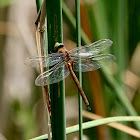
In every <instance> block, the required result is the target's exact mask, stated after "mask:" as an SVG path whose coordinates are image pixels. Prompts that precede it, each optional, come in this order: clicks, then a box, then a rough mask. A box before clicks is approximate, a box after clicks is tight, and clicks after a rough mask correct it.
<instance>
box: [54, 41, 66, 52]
mask: <svg viewBox="0 0 140 140" xmlns="http://www.w3.org/2000/svg"><path fill="white" fill-rule="evenodd" d="M60 46H64V44H63V43H59V42H56V43H55V45H54V49H55V50H57V49H58V48H59V47H60Z"/></svg>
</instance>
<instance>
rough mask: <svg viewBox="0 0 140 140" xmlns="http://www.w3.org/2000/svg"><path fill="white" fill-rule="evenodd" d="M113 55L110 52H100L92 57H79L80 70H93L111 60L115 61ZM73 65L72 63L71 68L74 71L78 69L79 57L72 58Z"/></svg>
mask: <svg viewBox="0 0 140 140" xmlns="http://www.w3.org/2000/svg"><path fill="white" fill-rule="evenodd" d="M115 59H116V58H115V56H114V55H112V54H101V55H96V56H94V57H89V58H81V64H80V66H81V71H82V72H87V71H93V70H97V69H99V68H100V67H102V66H107V65H108V64H109V63H111V62H112V61H115ZM73 62H74V65H73V70H74V71H79V58H77V59H76V58H75V59H74V60H73Z"/></svg>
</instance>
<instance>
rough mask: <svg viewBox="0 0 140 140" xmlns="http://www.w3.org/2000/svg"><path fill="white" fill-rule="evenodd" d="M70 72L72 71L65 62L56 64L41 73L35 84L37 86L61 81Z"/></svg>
mask: <svg viewBox="0 0 140 140" xmlns="http://www.w3.org/2000/svg"><path fill="white" fill-rule="evenodd" d="M69 74H70V71H69V70H68V69H67V68H66V67H65V62H61V63H59V64H56V65H55V66H54V67H53V68H51V69H49V70H48V71H46V72H44V73H42V74H40V75H39V76H38V77H37V78H36V80H35V84H36V85H37V86H42V85H44V86H45V85H48V84H53V83H57V82H60V81H61V80H63V79H64V78H66V77H67V76H68V75H69Z"/></svg>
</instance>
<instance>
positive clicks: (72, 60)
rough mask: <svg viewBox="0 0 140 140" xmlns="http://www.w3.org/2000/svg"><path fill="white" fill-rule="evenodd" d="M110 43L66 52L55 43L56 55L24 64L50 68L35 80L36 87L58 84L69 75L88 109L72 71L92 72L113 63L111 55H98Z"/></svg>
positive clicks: (101, 42)
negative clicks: (40, 64)
mask: <svg viewBox="0 0 140 140" xmlns="http://www.w3.org/2000/svg"><path fill="white" fill-rule="evenodd" d="M112 43H113V42H112V41H111V40H109V39H101V40H99V41H96V42H94V43H92V44H90V45H85V46H81V47H77V48H75V49H72V50H71V51H68V50H67V49H66V48H65V47H64V44H62V43H58V42H57V43H56V44H55V48H56V53H51V54H49V55H48V56H41V57H39V56H35V57H30V58H27V59H26V61H25V64H26V65H29V66H32V67H35V66H37V65H39V63H40V62H41V63H42V65H43V67H47V66H51V67H52V68H51V69H49V70H47V71H45V72H44V73H42V74H40V75H39V76H38V77H37V78H36V80H35V84H36V85H37V86H42V85H43V86H45V85H48V84H53V83H57V82H60V81H61V80H63V79H64V78H66V77H67V76H68V75H69V74H70V73H71V76H72V78H73V80H74V82H75V84H76V86H77V88H78V90H79V92H80V94H81V96H82V98H83V100H84V102H85V105H86V106H87V108H88V109H90V106H89V102H88V100H87V97H86V95H85V93H84V91H83V89H82V87H81V86H80V83H79V81H78V79H77V77H76V75H75V73H74V71H76V72H77V71H79V68H80V70H81V71H82V72H87V71H93V70H97V69H99V68H100V67H102V66H103V65H107V64H109V63H110V62H112V61H114V60H115V59H116V58H115V56H113V55H112V54H99V53H100V52H101V51H104V50H105V49H107V48H108V47H110V46H111V45H112ZM79 60H80V61H79ZM79 62H80V63H79Z"/></svg>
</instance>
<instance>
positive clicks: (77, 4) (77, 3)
mask: <svg viewBox="0 0 140 140" xmlns="http://www.w3.org/2000/svg"><path fill="white" fill-rule="evenodd" d="M75 8H76V39H77V47H81V23H80V0H75ZM79 61H80V62H79V64H81V59H79ZM78 77H79V82H80V85H81V86H82V72H81V67H80V65H79V76H78ZM78 99H79V100H78V101H79V139H80V140H82V139H83V130H82V122H83V118H82V97H81V95H80V93H79V92H78Z"/></svg>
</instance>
